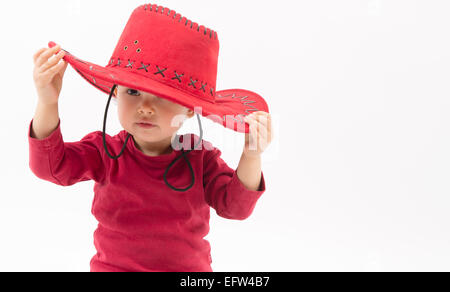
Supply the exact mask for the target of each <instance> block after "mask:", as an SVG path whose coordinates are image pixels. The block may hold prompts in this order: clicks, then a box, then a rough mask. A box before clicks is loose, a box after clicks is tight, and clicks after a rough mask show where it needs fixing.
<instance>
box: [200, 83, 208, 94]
mask: <svg viewBox="0 0 450 292" xmlns="http://www.w3.org/2000/svg"><path fill="white" fill-rule="evenodd" d="M206 84H208V83H205V84H203V82H202V88H200V90H203V92H206V88H205V87H206Z"/></svg>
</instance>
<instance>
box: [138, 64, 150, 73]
mask: <svg viewBox="0 0 450 292" xmlns="http://www.w3.org/2000/svg"><path fill="white" fill-rule="evenodd" d="M141 64H142V67H141V68H138V70H145V72H148V70H147V67H148V66H150V64H148V65H144V63H142V62H141Z"/></svg>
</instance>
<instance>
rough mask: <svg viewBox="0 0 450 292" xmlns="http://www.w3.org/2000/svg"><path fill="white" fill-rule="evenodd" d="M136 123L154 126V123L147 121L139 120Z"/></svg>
mask: <svg viewBox="0 0 450 292" xmlns="http://www.w3.org/2000/svg"><path fill="white" fill-rule="evenodd" d="M137 124H142V125H147V126H156V125H155V124H153V123H151V122H147V121H140V122H138V123H137Z"/></svg>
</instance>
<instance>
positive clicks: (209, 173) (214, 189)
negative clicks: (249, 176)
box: [203, 148, 266, 220]
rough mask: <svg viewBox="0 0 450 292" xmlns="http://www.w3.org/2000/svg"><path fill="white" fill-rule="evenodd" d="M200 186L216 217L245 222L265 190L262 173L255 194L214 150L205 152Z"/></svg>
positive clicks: (215, 149)
mask: <svg viewBox="0 0 450 292" xmlns="http://www.w3.org/2000/svg"><path fill="white" fill-rule="evenodd" d="M206 152H207V153H208V154H207V155H205V165H204V175H203V186H204V191H205V200H206V202H207V203H208V205H210V206H211V207H212V208H214V209H215V210H216V213H217V215H219V216H220V217H222V218H226V219H232V220H245V219H247V218H248V217H250V215H251V214H252V213H253V210H254V208H255V205H256V202H257V201H258V199H259V198H260V197H261V195H262V194H263V193H264V192H265V191H266V184H265V180H264V173H263V172H261V183H260V186H259V189H258V191H252V190H249V189H247V188H246V187H245V186H244V185H243V184H242V182H241V181H240V179H239V177H238V176H237V172H236V170H233V169H232V168H230V167H229V166H228V165H227V164H226V162H225V161H224V160H223V159H222V158H221V157H220V155H221V151H220V150H218V149H217V148H214V150H211V151H206Z"/></svg>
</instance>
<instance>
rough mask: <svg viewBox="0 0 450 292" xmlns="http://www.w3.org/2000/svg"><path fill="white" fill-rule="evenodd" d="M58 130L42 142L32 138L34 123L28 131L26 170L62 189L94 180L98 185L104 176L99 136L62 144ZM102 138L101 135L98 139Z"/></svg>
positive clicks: (90, 136) (91, 135) (95, 134)
mask: <svg viewBox="0 0 450 292" xmlns="http://www.w3.org/2000/svg"><path fill="white" fill-rule="evenodd" d="M60 124H61V121H59V122H58V127H57V128H56V130H55V131H53V132H52V133H51V134H50V136H48V137H47V138H45V139H36V138H33V137H31V129H32V125H33V120H32V121H31V122H30V126H29V128H28V144H29V167H30V169H31V171H32V172H33V173H34V174H35V175H36V176H37V177H38V178H40V179H43V180H46V181H49V182H52V183H55V184H57V185H61V186H71V185H74V184H75V183H77V182H82V181H87V180H94V181H96V182H101V181H102V180H103V178H104V176H105V168H104V164H103V159H102V155H101V153H100V152H99V150H98V148H97V146H96V145H98V144H99V143H100V141H99V133H101V132H93V133H90V134H88V135H86V136H85V137H84V138H83V139H82V140H81V141H78V142H67V143H65V142H64V141H63V137H62V134H61V128H60ZM100 138H101V136H100Z"/></svg>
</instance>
